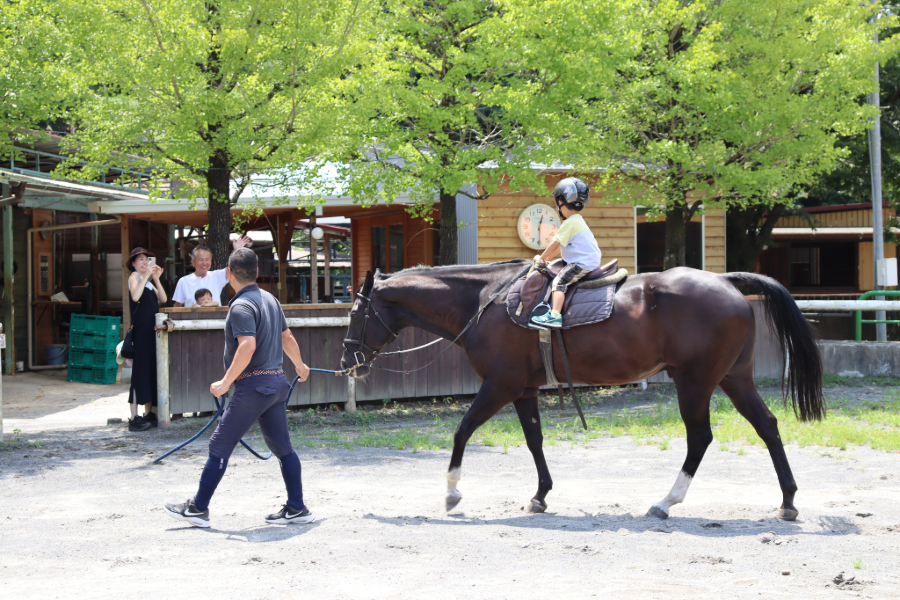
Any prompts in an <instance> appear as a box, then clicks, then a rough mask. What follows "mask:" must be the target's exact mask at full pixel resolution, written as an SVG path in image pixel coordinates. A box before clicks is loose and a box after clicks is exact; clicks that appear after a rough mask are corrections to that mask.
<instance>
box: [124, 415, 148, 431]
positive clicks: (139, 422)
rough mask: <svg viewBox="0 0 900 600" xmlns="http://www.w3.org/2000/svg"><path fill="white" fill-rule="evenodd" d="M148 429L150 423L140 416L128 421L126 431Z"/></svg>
mask: <svg viewBox="0 0 900 600" xmlns="http://www.w3.org/2000/svg"><path fill="white" fill-rule="evenodd" d="M148 429H150V422H149V421H145V420H144V417H142V416H141V415H137V416H136V417H135V418H133V419H131V420H130V421H128V431H146V430H148Z"/></svg>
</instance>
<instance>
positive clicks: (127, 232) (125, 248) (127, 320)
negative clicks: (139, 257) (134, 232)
mask: <svg viewBox="0 0 900 600" xmlns="http://www.w3.org/2000/svg"><path fill="white" fill-rule="evenodd" d="M121 228H122V229H121V233H122V339H125V332H126V331H128V330H129V329H130V328H131V308H130V302H128V299H129V298H130V297H131V294H130V292H129V290H128V276H129V275H131V271H129V270H128V267H127V266H126V262H127V261H128V255H129V254H131V219H130V218H129V217H123V218H122V224H121Z"/></svg>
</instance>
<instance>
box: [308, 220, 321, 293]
mask: <svg viewBox="0 0 900 600" xmlns="http://www.w3.org/2000/svg"><path fill="white" fill-rule="evenodd" d="M315 227H316V215H315V214H313V215H310V217H309V301H310V303H311V304H318V303H319V241H318V240H316V238H314V237H313V236H312V230H313V229H315Z"/></svg>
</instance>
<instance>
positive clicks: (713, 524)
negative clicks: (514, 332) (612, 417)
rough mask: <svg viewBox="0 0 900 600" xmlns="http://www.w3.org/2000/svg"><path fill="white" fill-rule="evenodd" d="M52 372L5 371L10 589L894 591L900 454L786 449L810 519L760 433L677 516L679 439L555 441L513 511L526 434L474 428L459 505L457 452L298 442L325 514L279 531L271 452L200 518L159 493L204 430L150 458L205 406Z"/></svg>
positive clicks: (175, 497)
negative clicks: (27, 393)
mask: <svg viewBox="0 0 900 600" xmlns="http://www.w3.org/2000/svg"><path fill="white" fill-rule="evenodd" d="M44 379H46V380H47V381H44V380H43V379H42V380H40V381H38V380H35V382H36V383H41V385H42V386H43V388H42V389H43V391H42V392H41V393H42V394H44V395H45V396H46V397H47V398H48V399H52V397H53V396H54V394H56V395H57V396H56V397H57V400H58V403H57V405H56V408H55V409H54V408H53V406H54V405H53V403H52V402H50V400H48V407H45V408H44V409H42V410H39V409H26V407H27V406H28V405H29V403H28V402H24V401H21V400H19V401H17V400H16V394H15V393H10V387H9V385H13V386H15V385H16V384H15V382H9V381H8V380H7V379H4V381H3V383H4V391H5V392H7V393H6V394H5V396H6V397H8V398H10V400H9V401H8V402H7V403H5V430H6V432H7V437H6V439H7V441H8V440H10V436H9V432H10V431H12V430H13V429H20V430H21V431H22V434H21V436H20V438H21V439H22V440H24V442H25V443H23V444H22V445H20V446H19V447H18V448H15V449H9V448H7V449H6V450H4V451H2V452H0V596H2V597H3V598H9V599H12V598H72V597H76V598H100V599H103V598H115V599H121V598H132V597H134V598H138V597H140V598H145V597H153V596H157V597H166V598H188V597H190V598H197V597H201V595H202V596H206V597H222V598H241V599H255V598H280V597H292V598H294V597H297V596H298V595H300V596H301V597H303V598H329V599H331V598H354V599H356V598H361V599H368V598H372V599H381V598H515V599H517V600H519V599H522V598H542V597H559V598H591V597H597V598H602V597H615V598H666V599H671V598H692V599H695V598H723V597H727V598H758V597H764V598H790V599H791V600H796V599H798V598H816V599H818V598H843V597H845V596H846V595H847V594H850V595H853V596H861V597H869V598H900V570H898V560H900V559H898V550H900V505H898V502H897V499H898V498H900V454H898V453H886V452H878V451H873V450H870V449H868V448H859V447H850V448H848V449H847V450H846V451H844V452H839V451H834V450H826V449H822V448H819V449H817V448H797V447H788V458H789V459H790V461H791V466H792V467H793V470H794V474H795V477H796V479H797V482H798V485H799V486H800V491H799V493H798V494H797V507H798V509H799V510H800V518H799V520H798V521H796V522H793V523H785V522H781V521H778V520H776V519H775V518H774V514H775V508H776V506H777V505H778V504H779V502H780V492H779V489H778V483H777V480H776V477H775V473H774V470H773V468H772V465H771V462H770V460H769V457H768V454H767V453H766V451H765V450H764V449H761V448H759V447H755V446H748V447H746V449H745V452H746V453H745V454H740V453H736V452H723V451H720V450H719V449H718V446H719V444H718V443H715V444H713V446H711V447H710V449H709V451H708V452H707V455H706V458H705V460H704V462H703V464H702V465H701V467H700V470H699V472H698V476H697V478H696V479H695V481H694V483H693V485H692V487H691V489H690V491H689V492H688V495H687V498H686V500H685V503H684V504H682V505H678V506H676V507H674V508H673V509H672V516H671V517H670V518H669V519H668V520H667V521H659V520H657V519H655V518H652V517H646V516H644V513H645V512H646V511H647V509H648V508H649V507H650V506H651V505H652V504H653V503H654V502H655V501H657V500H659V499H661V498H662V497H663V496H664V495H665V494H666V493H667V492H668V490H669V488H670V486H671V484H672V483H673V482H674V480H675V477H676V475H677V473H678V470H679V468H680V466H681V463H682V461H683V459H684V452H685V444H684V442H683V441H681V440H678V441H676V440H673V441H672V443H671V445H670V446H669V448H668V449H667V450H665V451H661V450H660V449H659V448H658V447H656V446H652V445H644V446H642V445H638V444H636V443H634V442H633V441H631V440H630V439H629V438H627V437H619V438H599V439H595V440H591V441H590V442H589V444H588V446H587V447H585V446H584V445H581V444H579V445H576V446H575V447H570V446H568V445H564V444H560V445H556V446H550V447H547V448H546V449H545V451H546V455H547V460H548V463H549V465H550V469H551V473H552V474H553V477H554V489H553V491H552V492H551V494H550V495H549V496H548V502H549V510H548V512H547V513H545V514H540V515H532V514H528V513H526V512H524V511H523V510H522V509H523V507H524V506H525V505H526V503H527V500H528V499H529V498H530V497H531V495H532V494H533V493H534V491H535V489H536V486H537V477H536V474H535V470H534V466H533V462H532V459H531V455H530V454H529V452H528V450H527V449H526V448H525V447H524V446H523V447H510V448H509V450H508V452H506V453H504V451H503V449H502V448H488V447H483V446H471V447H470V448H469V449H468V450H467V452H466V456H465V459H464V462H463V476H462V480H461V482H460V490H461V491H462V493H463V500H462V502H461V503H460V504H459V506H458V507H457V508H456V509H454V510H453V511H451V512H450V513H449V514H448V513H446V512H445V510H444V505H443V497H444V489H445V472H446V468H447V464H448V461H449V452H448V451H419V452H415V453H414V452H412V451H411V450H387V449H360V448H357V449H354V450H348V449H345V448H339V449H323V448H313V449H309V448H303V449H301V450H298V452H299V454H300V457H301V460H302V461H303V479H304V492H305V496H306V501H307V504H308V505H309V507H310V509H311V510H312V511H313V513H314V514H315V515H316V517H317V520H316V521H315V522H314V523H313V524H311V525H308V526H296V525H295V526H287V527H285V526H270V525H267V524H266V523H265V522H264V521H263V517H264V516H265V515H266V514H268V513H269V512H273V511H274V510H276V509H277V508H279V507H280V505H281V504H282V503H283V501H284V499H283V498H284V496H283V487H282V483H281V478H280V475H279V471H278V465H277V464H276V463H275V462H273V461H267V462H262V461H259V460H257V459H255V458H253V457H252V456H250V455H249V454H248V453H247V452H246V451H244V450H243V449H240V448H239V449H238V450H237V451H236V452H235V455H234V457H233V459H232V462H231V463H230V464H229V471H228V473H227V475H226V476H225V478H224V480H223V481H222V484H221V485H220V487H219V490H218V492H217V494H216V496H215V497H214V499H213V502H212V505H211V507H210V510H211V518H212V528H211V529H209V530H200V529H196V528H192V527H190V526H187V525H185V524H182V523H180V522H177V521H174V520H172V519H171V518H169V517H168V516H167V515H166V514H165V513H164V512H163V511H162V509H161V504H162V503H163V502H171V501H182V500H184V499H186V498H188V497H190V496H192V495H193V493H194V492H195V490H196V484H197V480H198V477H199V473H200V469H201V468H202V465H203V461H204V459H205V444H203V443H197V444H195V445H192V446H190V447H189V448H188V449H186V450H185V451H182V452H181V453H179V454H176V455H175V456H173V457H172V458H170V459H167V460H166V461H164V464H162V465H157V466H151V465H150V464H149V463H150V460H151V458H152V457H154V456H157V455H158V454H159V453H160V452H162V451H164V450H165V449H167V448H168V447H170V446H172V445H173V444H174V443H175V442H177V441H180V440H181V439H184V438H185V437H187V435H188V434H189V433H191V432H192V431H195V430H196V429H197V428H199V422H198V420H196V419H185V420H181V421H177V422H175V423H174V426H173V427H172V428H171V429H170V430H168V431H162V430H157V431H153V432H152V433H151V434H149V435H136V434H128V432H127V430H126V428H125V426H124V425H111V426H107V425H106V424H105V423H106V418H107V417H110V416H112V417H122V416H126V415H127V410H126V409H127V406H126V405H125V393H124V391H123V390H119V389H117V388H107V389H106V390H105V391H104V393H108V394H112V395H109V396H108V397H106V398H97V396H98V394H97V391H96V390H97V388H93V390H94V391H93V392H91V391H90V390H81V389H80V388H78V389H76V388H74V387H68V388H66V387H57V386H58V384H59V382H54V381H53V380H52V376H48V377H45V378H44ZM35 382H32V383H35ZM20 384H21V380H20ZM82 391H83V392H84V393H83V394H82ZM847 392H848V391H847V390H844V391H843V392H842V393H847ZM849 393H851V394H853V392H852V391H849ZM92 394H93V398H92V397H91V396H92ZM64 397H65V398H68V399H67V400H66V401H65V402H63V401H62V399H63V398H64ZM17 402H18V403H17ZM38 440H41V441H42V443H43V446H42V447H39V448H36V447H33V446H30V445H28V444H27V442H34V441H38ZM259 442H260V440H256V443H257V444H259ZM785 572H786V573H788V574H783V573H785ZM851 578H853V579H851Z"/></svg>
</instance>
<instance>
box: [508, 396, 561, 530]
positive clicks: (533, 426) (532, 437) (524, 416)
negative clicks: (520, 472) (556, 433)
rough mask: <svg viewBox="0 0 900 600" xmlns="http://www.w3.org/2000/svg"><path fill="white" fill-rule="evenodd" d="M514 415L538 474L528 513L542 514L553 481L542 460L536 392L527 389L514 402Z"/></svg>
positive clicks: (542, 439) (541, 435)
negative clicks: (516, 416)
mask: <svg viewBox="0 0 900 600" xmlns="http://www.w3.org/2000/svg"><path fill="white" fill-rule="evenodd" d="M515 407H516V413H518V415H519V422H520V423H522V431H523V432H524V433H525V443H526V444H528V449H529V450H531V455H532V456H533V457H534V466H536V467H537V472H538V490H537V493H536V494H535V495H534V498H532V499H531V503H530V505H529V507H528V510H529V511H530V512H535V513H542V512H544V511H545V510H547V502H546V501H545V498H546V497H547V493H548V492H549V491H550V490H551V489H553V480H552V479H551V478H550V469H548V468H547V461H546V460H545V459H544V448H543V444H544V434H543V433H541V413H540V410H539V409H538V391H537V389H529V390H528V391H527V392H526V393H525V396H523V397H521V398H519V399H518V400H516V401H515Z"/></svg>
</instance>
